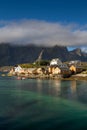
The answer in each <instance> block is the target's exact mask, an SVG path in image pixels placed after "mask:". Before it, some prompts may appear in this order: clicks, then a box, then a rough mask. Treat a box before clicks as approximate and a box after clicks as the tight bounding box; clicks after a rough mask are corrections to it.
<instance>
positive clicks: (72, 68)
mask: <svg viewBox="0 0 87 130" xmlns="http://www.w3.org/2000/svg"><path fill="white" fill-rule="evenodd" d="M69 69H70V71H71V72H72V73H81V72H82V67H81V66H77V65H71V66H70V67H69Z"/></svg>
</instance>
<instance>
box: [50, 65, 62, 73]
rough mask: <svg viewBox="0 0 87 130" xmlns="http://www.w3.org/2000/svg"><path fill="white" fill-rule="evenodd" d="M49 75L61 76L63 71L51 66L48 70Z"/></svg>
mask: <svg viewBox="0 0 87 130" xmlns="http://www.w3.org/2000/svg"><path fill="white" fill-rule="evenodd" d="M48 73H49V74H60V73H61V69H60V68H59V67H58V66H50V67H49V68H48Z"/></svg>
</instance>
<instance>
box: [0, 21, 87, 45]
mask: <svg viewBox="0 0 87 130" xmlns="http://www.w3.org/2000/svg"><path fill="white" fill-rule="evenodd" d="M1 42H10V43H17V44H26V43H35V44H37V45H47V46H52V45H56V44H57V45H64V46H75V45H77V46H79V45H87V25H84V26H83V27H80V26H78V25H76V24H66V25H63V24H60V23H51V22H46V21H39V20H21V21H14V22H13V21H10V22H9V21H0V43H1Z"/></svg>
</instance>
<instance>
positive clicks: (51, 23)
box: [0, 0, 87, 51]
mask: <svg viewBox="0 0 87 130" xmlns="http://www.w3.org/2000/svg"><path fill="white" fill-rule="evenodd" d="M6 41H7V42H11V43H17V44H19V43H21V44H23V43H29V42H31V43H33V42H35V44H40V45H41V44H44V45H51V46H52V45H55V44H58V45H65V46H71V49H72V46H74V47H75V46H77V47H78V46H81V48H83V50H85V51H86V49H85V48H86V45H87V42H86V41H87V0H0V42H6Z"/></svg>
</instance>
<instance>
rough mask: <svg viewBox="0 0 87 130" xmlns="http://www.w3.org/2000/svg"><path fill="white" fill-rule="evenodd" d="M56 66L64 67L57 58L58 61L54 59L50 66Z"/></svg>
mask: <svg viewBox="0 0 87 130" xmlns="http://www.w3.org/2000/svg"><path fill="white" fill-rule="evenodd" d="M54 65H58V66H60V65H62V62H61V60H60V59H58V58H56V59H52V60H51V62H50V66H54Z"/></svg>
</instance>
